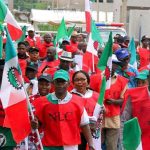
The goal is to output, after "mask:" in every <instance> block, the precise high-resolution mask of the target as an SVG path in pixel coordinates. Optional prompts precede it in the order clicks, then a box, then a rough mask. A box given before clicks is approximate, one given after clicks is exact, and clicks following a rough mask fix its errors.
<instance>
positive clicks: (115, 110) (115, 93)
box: [104, 75, 128, 117]
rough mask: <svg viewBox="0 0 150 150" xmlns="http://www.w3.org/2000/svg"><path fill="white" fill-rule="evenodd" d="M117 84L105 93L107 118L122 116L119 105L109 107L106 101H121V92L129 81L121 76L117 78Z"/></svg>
mask: <svg viewBox="0 0 150 150" xmlns="http://www.w3.org/2000/svg"><path fill="white" fill-rule="evenodd" d="M116 77H117V79H116V82H115V83H114V84H112V85H111V87H110V89H108V90H106V91H105V100H104V105H105V108H106V116H107V117H113V116H117V115H120V111H121V110H120V106H119V105H113V104H111V105H109V104H107V103H106V99H114V100H117V99H120V96H121V92H122V91H123V90H124V88H125V87H126V85H127V83H128V80H127V79H126V78H124V77H122V76H120V75H118V76H116Z"/></svg>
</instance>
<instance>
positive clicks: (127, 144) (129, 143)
mask: <svg viewBox="0 0 150 150" xmlns="http://www.w3.org/2000/svg"><path fill="white" fill-rule="evenodd" d="M140 143H141V129H140V126H139V123H138V119H137V118H136V117H135V118H133V119H131V120H129V121H127V122H125V124H124V129H123V146H124V148H125V150H136V149H137V148H138V146H139V145H140Z"/></svg>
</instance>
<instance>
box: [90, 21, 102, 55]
mask: <svg viewBox="0 0 150 150" xmlns="http://www.w3.org/2000/svg"><path fill="white" fill-rule="evenodd" d="M103 46H104V43H103V40H102V38H101V36H100V33H99V31H98V30H97V28H96V25H95V22H94V21H93V20H92V24H91V32H90V35H89V41H88V44H87V51H88V52H89V53H92V54H94V55H95V56H97V50H98V48H99V47H103Z"/></svg>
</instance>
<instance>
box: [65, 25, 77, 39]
mask: <svg viewBox="0 0 150 150" xmlns="http://www.w3.org/2000/svg"><path fill="white" fill-rule="evenodd" d="M75 26H76V24H75V25H74V26H73V27H70V28H69V29H68V32H67V35H68V37H69V38H70V37H71V35H72V32H73V31H74V28H75Z"/></svg>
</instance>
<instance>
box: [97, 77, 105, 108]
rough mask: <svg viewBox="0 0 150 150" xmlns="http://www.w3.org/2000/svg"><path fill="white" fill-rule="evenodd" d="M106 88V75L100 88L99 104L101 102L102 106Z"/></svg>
mask: <svg viewBox="0 0 150 150" xmlns="http://www.w3.org/2000/svg"><path fill="white" fill-rule="evenodd" d="M105 89H106V77H105V76H104V77H103V80H102V84H101V88H100V94H99V98H98V104H100V105H101V106H103V101H104V95H105Z"/></svg>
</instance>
